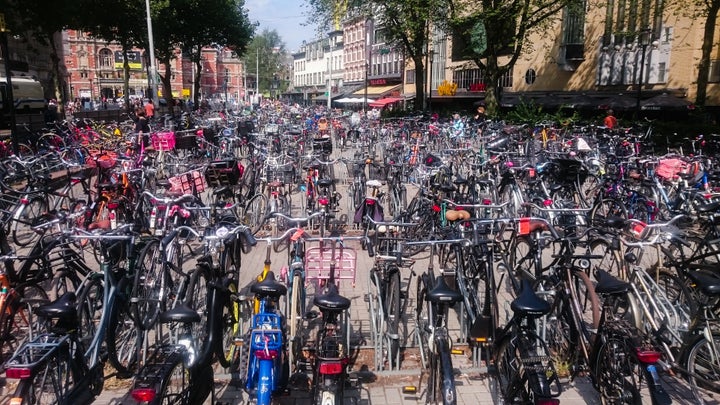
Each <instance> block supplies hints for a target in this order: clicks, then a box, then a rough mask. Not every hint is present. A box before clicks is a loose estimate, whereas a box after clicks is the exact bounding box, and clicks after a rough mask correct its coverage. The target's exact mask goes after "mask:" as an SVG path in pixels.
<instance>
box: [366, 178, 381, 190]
mask: <svg viewBox="0 0 720 405" xmlns="http://www.w3.org/2000/svg"><path fill="white" fill-rule="evenodd" d="M365 185H366V186H368V187H371V188H380V187H381V186H382V183H381V182H380V180H368V181H367V182H365Z"/></svg>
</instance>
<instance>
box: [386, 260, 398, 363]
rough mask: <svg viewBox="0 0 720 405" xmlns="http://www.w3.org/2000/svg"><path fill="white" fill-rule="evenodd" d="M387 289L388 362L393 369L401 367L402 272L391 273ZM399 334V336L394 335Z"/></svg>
mask: <svg viewBox="0 0 720 405" xmlns="http://www.w3.org/2000/svg"><path fill="white" fill-rule="evenodd" d="M389 278H390V279H389V280H388V282H387V283H388V284H387V286H386V290H385V301H384V304H385V317H386V318H387V322H386V325H387V326H386V328H387V334H388V364H390V367H391V369H393V370H394V369H398V368H400V359H399V353H400V337H399V336H397V335H398V333H399V327H400V319H401V317H402V314H401V313H400V273H399V272H393V273H392V274H390V276H389ZM393 336H397V338H395V337H393Z"/></svg>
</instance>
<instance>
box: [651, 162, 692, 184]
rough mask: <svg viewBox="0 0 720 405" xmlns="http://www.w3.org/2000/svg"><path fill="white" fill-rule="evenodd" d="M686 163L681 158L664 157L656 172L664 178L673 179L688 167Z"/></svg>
mask: <svg viewBox="0 0 720 405" xmlns="http://www.w3.org/2000/svg"><path fill="white" fill-rule="evenodd" d="M686 166H687V165H686V163H685V162H684V161H682V160H680V159H662V160H660V161H659V162H658V165H657V167H656V168H655V174H656V175H657V176H658V177H660V178H661V179H664V180H672V179H673V178H675V177H676V176H677V175H678V174H680V173H682V172H683V170H685V169H686Z"/></svg>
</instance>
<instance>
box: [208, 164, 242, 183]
mask: <svg viewBox="0 0 720 405" xmlns="http://www.w3.org/2000/svg"><path fill="white" fill-rule="evenodd" d="M241 176H242V172H241V170H240V165H238V162H237V161H235V160H218V161H215V162H212V163H210V165H208V168H207V170H205V180H206V181H207V184H208V185H209V186H211V187H220V186H234V185H236V184H237V183H238V181H239V180H240V177H241Z"/></svg>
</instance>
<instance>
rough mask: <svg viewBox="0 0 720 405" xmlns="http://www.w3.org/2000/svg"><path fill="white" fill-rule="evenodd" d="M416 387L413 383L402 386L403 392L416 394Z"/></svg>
mask: <svg viewBox="0 0 720 405" xmlns="http://www.w3.org/2000/svg"><path fill="white" fill-rule="evenodd" d="M417 392H418V389H417V387H416V386H414V385H406V386H404V387H403V388H402V393H403V394H417Z"/></svg>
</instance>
